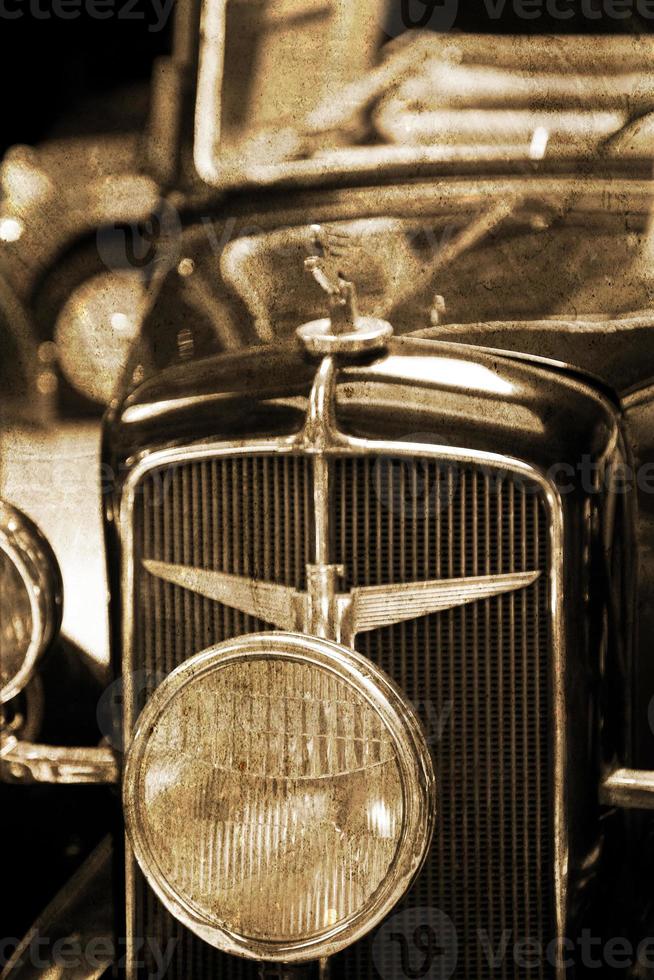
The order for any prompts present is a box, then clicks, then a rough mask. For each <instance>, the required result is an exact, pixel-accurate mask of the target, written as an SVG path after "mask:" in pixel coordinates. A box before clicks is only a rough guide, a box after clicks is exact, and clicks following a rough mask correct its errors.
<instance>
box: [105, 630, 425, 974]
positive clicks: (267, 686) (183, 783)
mask: <svg viewBox="0 0 654 980" xmlns="http://www.w3.org/2000/svg"><path fill="white" fill-rule="evenodd" d="M124 804H125V814H126V821H127V828H128V833H129V836H130V839H131V843H132V846H133V848H134V853H135V855H136V858H137V860H138V862H139V864H140V866H141V869H142V870H143V872H144V874H145V875H146V877H147V879H148V881H149V882H150V884H151V886H152V888H153V889H154V891H155V892H156V893H157V895H158V896H159V898H160V899H161V901H162V902H163V903H164V905H165V906H166V907H167V908H168V910H169V911H170V912H171V913H172V914H173V915H175V916H176V917H177V918H178V919H179V920H180V921H181V922H183V923H184V924H185V925H186V926H188V928H190V929H191V930H192V931H193V932H195V933H196V934H197V935H199V936H200V937H201V938H202V939H204V940H205V941H206V942H208V943H210V944H212V945H213V946H216V947H218V948H220V949H223V950H225V951H226V952H229V953H233V954H237V955H241V956H246V957H250V958H255V959H265V960H272V961H277V960H278V961H285V962H292V961H295V960H312V959H317V958H320V957H322V956H328V955H332V954H333V953H335V952H337V951H338V950H340V949H342V948H344V947H345V946H347V945H349V944H350V943H352V942H355V941H356V940H357V939H359V938H360V937H361V936H362V935H363V934H365V933H366V932H368V931H369V930H370V929H371V928H372V927H373V926H374V925H375V924H376V923H378V922H379V921H380V920H381V919H382V918H383V917H384V916H385V915H386V914H387V913H388V912H389V911H390V910H391V909H392V907H393V906H394V905H395V904H396V903H397V902H398V901H399V900H400V898H401V897H402V896H403V895H404V893H405V892H406V890H407V889H408V887H409V886H410V884H411V882H412V880H413V878H414V876H415V874H416V873H417V872H418V870H419V869H420V867H421V865H422V862H423V860H424V858H425V856H426V853H427V850H428V847H429V843H430V840H431V834H432V829H433V821H434V816H435V780H434V773H433V767H432V764H431V759H430V756H429V752H428V749H427V746H426V743H425V741H424V737H423V735H422V731H421V728H420V725H419V722H418V720H417V718H416V716H415V715H414V713H413V711H412V710H411V708H410V707H409V706H408V705H407V704H406V703H405V701H404V700H403V698H402V696H401V694H400V693H399V691H398V690H397V689H396V688H395V686H394V685H393V684H392V682H391V681H390V680H389V679H388V678H387V677H386V676H385V675H384V674H383V673H382V672H381V671H379V670H378V669H377V668H376V667H375V666H374V665H373V664H372V663H370V662H369V661H367V660H365V659H364V658H363V657H361V656H360V655H359V654H357V653H355V652H354V651H352V650H349V649H347V648H345V647H342V646H340V645H337V644H334V643H330V642H327V641H325V640H319V639H315V638H313V637H309V636H298V635H295V634H284V633H266V634H256V635H252V636H246V637H241V638H240V639H237V640H233V641H229V642H227V643H224V644H221V645H219V646H217V647H215V648H213V649H210V650H208V651H206V652H204V653H202V654H199V655H198V656H195V657H193V658H191V659H190V660H188V661H187V662H186V663H184V664H183V665H182V666H181V667H179V668H178V669H177V670H175V671H174V672H173V673H172V674H170V675H169V677H168V678H166V680H165V681H164V682H163V683H162V684H161V685H160V686H159V688H158V689H157V691H156V692H155V694H154V695H153V697H152V698H151V700H150V701H149V702H148V704H147V705H146V707H145V709H144V711H143V712H142V714H141V717H140V718H139V721H138V723H137V726H136V730H135V734H134V738H133V741H132V745H131V747H130V750H129V753H128V758H127V764H126V770H125V777H124Z"/></svg>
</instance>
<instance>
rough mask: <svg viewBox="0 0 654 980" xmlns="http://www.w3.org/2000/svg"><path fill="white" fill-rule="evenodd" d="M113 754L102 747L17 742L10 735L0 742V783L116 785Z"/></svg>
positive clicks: (116, 768) (116, 765)
mask: <svg viewBox="0 0 654 980" xmlns="http://www.w3.org/2000/svg"><path fill="white" fill-rule="evenodd" d="M118 779H119V770H118V763H117V761H116V757H115V756H114V753H113V751H112V750H111V749H110V748H108V747H106V746H99V747H97V748H93V747H88V748H87V747H78V746H72V747H70V748H69V747H67V746H57V745H38V744H35V743H33V742H21V741H20V740H19V739H17V738H15V737H14V736H13V735H10V736H7V737H3V739H2V742H0V781H1V782H7V783H60V784H66V785H71V786H72V785H80V784H86V783H91V784H93V783H95V784H115V783H118Z"/></svg>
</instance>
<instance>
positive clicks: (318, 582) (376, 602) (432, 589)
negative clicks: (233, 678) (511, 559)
mask: <svg viewBox="0 0 654 980" xmlns="http://www.w3.org/2000/svg"><path fill="white" fill-rule="evenodd" d="M143 566H144V568H146V570H147V571H148V572H150V574H151V575H154V576H155V577H156V578H160V579H163V581H165V582H170V583H171V584H173V585H178V586H181V587H182V588H184V589H189V590H190V591H191V592H195V593H197V594H198V595H201V596H204V597H205V598H207V599H213V600H214V601H215V602H221V603H223V605H226V606H230V607H231V608H232V609H238V610H239V611H240V612H242V613H246V614H247V615H248V616H254V617H256V618H257V619H260V620H263V621H264V622H266V623H269V624H270V625H272V626H276V627H278V628H279V629H283V630H288V631H290V632H297V633H310V634H312V635H317V636H324V635H325V634H329V636H330V637H332V638H333V639H335V640H336V641H337V642H340V643H346V644H347V645H349V646H351V645H352V642H353V639H354V637H355V636H356V635H357V634H358V633H365V632H367V631H369V630H374V629H379V628H380V627H382V626H391V625H394V624H395V623H401V622H404V621H406V620H410V619H417V618H419V617H421V616H427V615H429V614H430V613H435V612H443V611H444V610H447V609H455V608H457V607H458V606H465V605H467V604H468V603H471V602H478V601H479V600H481V599H489V598H492V597H493V596H498V595H503V594H504V593H507V592H515V591H517V590H519V589H524V588H527V587H528V586H530V585H532V584H533V583H534V582H535V581H536V580H537V579H538V577H539V575H540V572H539V571H532V572H511V573H509V574H506V575H481V576H476V577H469V578H454V579H434V580H431V581H426V582H402V583H399V584H394V585H371V586H363V587H357V588H354V589H352V590H351V591H350V592H345V593H344V592H338V591H337V590H336V582H337V579H338V578H340V577H342V576H343V575H344V572H345V570H344V568H343V566H342V565H308V566H307V585H308V588H307V591H306V592H299V591H298V590H297V589H293V588H290V587H289V586H286V585H276V584H274V583H270V582H261V581H259V580H257V579H253V578H248V577H247V576H243V575H230V574H228V573H226V572H217V571H211V570H208V569H202V568H190V567H188V566H186V565H173V564H168V563H166V562H160V561H149V560H147V559H146V560H144V561H143Z"/></svg>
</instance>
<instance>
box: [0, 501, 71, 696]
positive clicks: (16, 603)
mask: <svg viewBox="0 0 654 980" xmlns="http://www.w3.org/2000/svg"><path fill="white" fill-rule="evenodd" d="M62 607H63V600H62V583H61V572H60V571H59V565H58V564H57V559H56V558H55V556H54V553H53V551H52V548H51V547H50V545H49V544H48V542H47V540H46V538H45V537H44V536H43V534H42V533H41V532H40V531H39V529H38V528H37V526H36V525H35V524H34V523H33V522H32V521H31V520H30V519H29V518H28V517H26V516H25V514H23V513H22V512H21V511H20V510H18V509H17V508H16V507H12V506H11V505H10V504H7V503H5V502H3V501H0V704H5V703H6V702H7V701H10V700H11V699H12V698H14V697H16V695H17V694H19V693H20V692H21V691H22V690H23V688H24V687H25V686H26V685H27V684H28V682H29V681H30V679H31V678H32V675H33V674H34V671H35V669H36V665H37V663H38V661H39V658H40V656H41V655H42V654H43V653H44V652H45V650H46V649H47V648H48V646H49V645H50V643H51V642H52V640H53V638H54V637H55V635H56V633H57V631H58V629H59V627H60V625H61V614H62Z"/></svg>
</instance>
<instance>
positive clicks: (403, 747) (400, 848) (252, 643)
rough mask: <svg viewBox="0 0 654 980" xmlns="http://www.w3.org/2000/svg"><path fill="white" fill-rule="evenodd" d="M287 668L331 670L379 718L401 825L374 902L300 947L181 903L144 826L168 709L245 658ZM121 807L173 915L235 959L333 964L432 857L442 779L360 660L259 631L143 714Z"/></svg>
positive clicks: (338, 649)
mask: <svg viewBox="0 0 654 980" xmlns="http://www.w3.org/2000/svg"><path fill="white" fill-rule="evenodd" d="M252 659H257V660H271V659H278V660H286V661H294V662H297V663H304V664H308V665H312V666H315V667H318V668H319V669H323V670H327V671H329V672H331V673H333V674H334V676H335V677H337V678H339V679H341V680H342V681H345V682H346V683H349V684H351V685H352V686H353V687H354V689H355V691H356V692H357V693H358V694H360V695H362V696H363V697H364V698H365V700H366V702H367V703H368V705H369V706H370V707H371V708H372V709H373V710H375V711H377V712H378V714H379V716H380V717H381V719H382V721H383V723H384V725H385V726H386V728H387V730H388V732H389V734H390V736H391V738H392V740H393V743H394V745H395V747H396V749H397V757H396V761H397V765H398V769H399V772H400V776H401V781H402V791H403V802H404V808H405V809H404V822H403V827H402V833H401V836H400V839H399V842H398V845H397V850H396V853H395V856H394V858H393V861H392V864H391V866H390V868H389V871H388V875H387V876H386V878H385V880H384V881H383V882H382V884H381V885H380V886H378V888H377V889H376V890H375V892H374V893H373V895H372V897H371V900H370V901H369V902H368V903H367V904H366V905H365V906H364V907H363V908H361V909H359V910H357V911H356V912H355V913H353V914H352V915H351V916H350V917H349V918H347V919H346V920H343V921H341V922H339V923H337V924H336V925H335V926H333V927H330V928H327V929H324V930H323V931H322V932H320V933H319V934H316V935H313V936H312V937H310V938H308V939H303V940H298V941H297V942H278V941H262V940H258V939H253V938H250V937H247V936H243V935H240V934H238V933H236V932H234V931H233V930H230V929H229V927H227V926H226V925H225V923H221V925H220V927H218V926H216V925H215V923H212V922H209V921H208V919H207V917H206V916H203V915H202V913H201V912H200V910H198V909H197V908H195V907H194V906H193V905H192V904H191V903H190V902H188V901H187V900H186V899H185V898H184V897H182V896H180V895H179V894H178V893H177V892H176V891H175V890H174V889H173V888H172V887H171V886H170V884H169V883H168V882H167V881H166V879H165V876H164V874H163V873H162V872H161V871H160V870H159V868H158V867H157V862H156V859H155V857H154V855H153V854H152V851H151V848H150V845H149V843H148V841H147V836H146V833H145V832H144V830H143V829H142V827H141V826H140V820H139V805H140V800H142V799H143V794H142V789H141V787H142V780H143V778H144V775H145V773H144V767H143V766H142V765H141V763H142V760H143V756H144V753H145V751H146V749H147V745H148V738H149V735H150V733H151V732H152V731H153V730H154V727H155V726H156V724H157V721H158V719H159V718H161V716H162V714H163V713H164V712H165V710H166V707H167V706H168V705H169V704H170V703H171V701H172V700H173V699H174V698H175V697H176V696H177V695H178V694H179V693H180V692H181V691H182V690H183V689H184V688H185V687H186V686H187V685H189V684H191V683H194V682H196V681H198V680H199V679H201V678H202V677H203V676H204V675H206V674H208V673H211V672H213V671H215V670H216V669H218V670H220V669H221V668H222V667H224V666H228V665H234V664H236V663H239V662H242V661H244V660H248V661H251V660H252ZM123 806H124V814H125V824H126V830H127V836H128V840H129V842H130V844H131V847H132V849H133V852H134V855H135V857H136V860H137V862H138V865H139V867H140V869H141V871H142V872H143V874H144V876H145V878H146V880H147V881H148V884H149V885H150V886H151V887H152V889H153V891H154V892H155V894H156V895H157V896H158V898H159V899H160V900H161V901H162V903H163V904H164V906H165V907H166V908H167V909H168V911H169V912H170V913H171V914H172V915H174V916H175V918H177V919H178V920H179V921H180V922H181V923H182V924H183V925H185V926H186V927H187V928H189V929H190V930H191V931H192V932H194V933H195V934H196V935H198V936H199V937H200V938H201V939H202V940H204V941H205V942H207V943H208V944H209V945H211V946H214V947H216V948H218V949H220V950H222V951H223V952H226V953H229V954H231V955H236V956H241V957H244V958H246V959H252V960H266V961H269V962H286V963H292V962H301V961H310V960H316V959H320V958H322V957H328V956H333V955H334V954H335V953H338V952H340V951H341V950H343V949H345V948H347V947H348V946H350V945H352V944H353V943H355V942H357V941H358V940H359V939H361V938H362V937H363V936H364V935H366V933H368V932H370V930H371V929H373V928H374V927H375V926H376V925H378V924H379V923H380V922H381V921H382V920H383V919H384V918H385V917H386V916H387V915H388V914H389V912H391V911H392V909H393V908H394V907H395V906H396V905H397V903H398V902H399V901H400V900H401V899H402V898H403V897H404V895H405V894H406V892H407V891H408V890H409V888H410V887H411V884H412V883H413V881H414V879H415V877H416V876H417V875H418V873H419V872H420V870H421V868H422V866H423V864H424V862H425V859H426V857H427V854H428V851H429V847H430V844H431V839H432V835H433V830H434V824H435V820H436V779H435V775H434V768H433V764H432V760H431V756H430V753H429V749H428V747H427V744H426V741H425V737H424V733H423V730H422V726H421V724H420V722H419V720H418V718H417V716H416V715H415V713H414V711H413V709H412V707H411V706H410V705H409V704H407V702H406V699H405V698H404V696H403V695H402V693H401V691H400V689H399V688H398V687H397V686H396V685H395V684H394V683H393V682H392V681H391V680H390V678H389V677H388V676H387V675H386V674H385V673H383V671H381V670H380V669H379V668H377V667H376V666H375V665H374V664H373V663H372V662H371V661H369V660H367V659H366V658H365V657H363V656H362V655H361V654H359V653H358V652H356V651H355V650H352V649H350V648H348V647H344V646H342V645H341V644H337V643H333V642H331V641H329V640H323V639H320V638H317V637H313V636H308V635H304V634H295V633H282V632H271V633H254V634H249V635H246V636H241V637H237V638H236V639H233V640H227V641H225V642H223V643H220V644H217V645H216V646H213V647H210V648H209V649H207V650H205V651H203V652H202V653H199V654H196V655H195V656H193V657H191V658H190V659H189V660H187V661H185V662H184V663H183V664H182V665H181V666H179V667H177V668H176V669H175V670H174V671H173V672H172V673H171V674H169V675H168V677H166V678H165V679H164V681H162V683H161V684H160V685H159V687H158V688H157V689H156V690H155V692H154V694H153V695H152V696H151V698H150V699H149V701H148V703H147V704H146V706H145V708H144V709H143V711H142V712H141V714H140V716H139V718H138V721H137V723H136V726H135V728H134V733H133V737H132V740H131V744H130V747H129V749H128V752H127V757H126V764H125V768H124V773H123Z"/></svg>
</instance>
